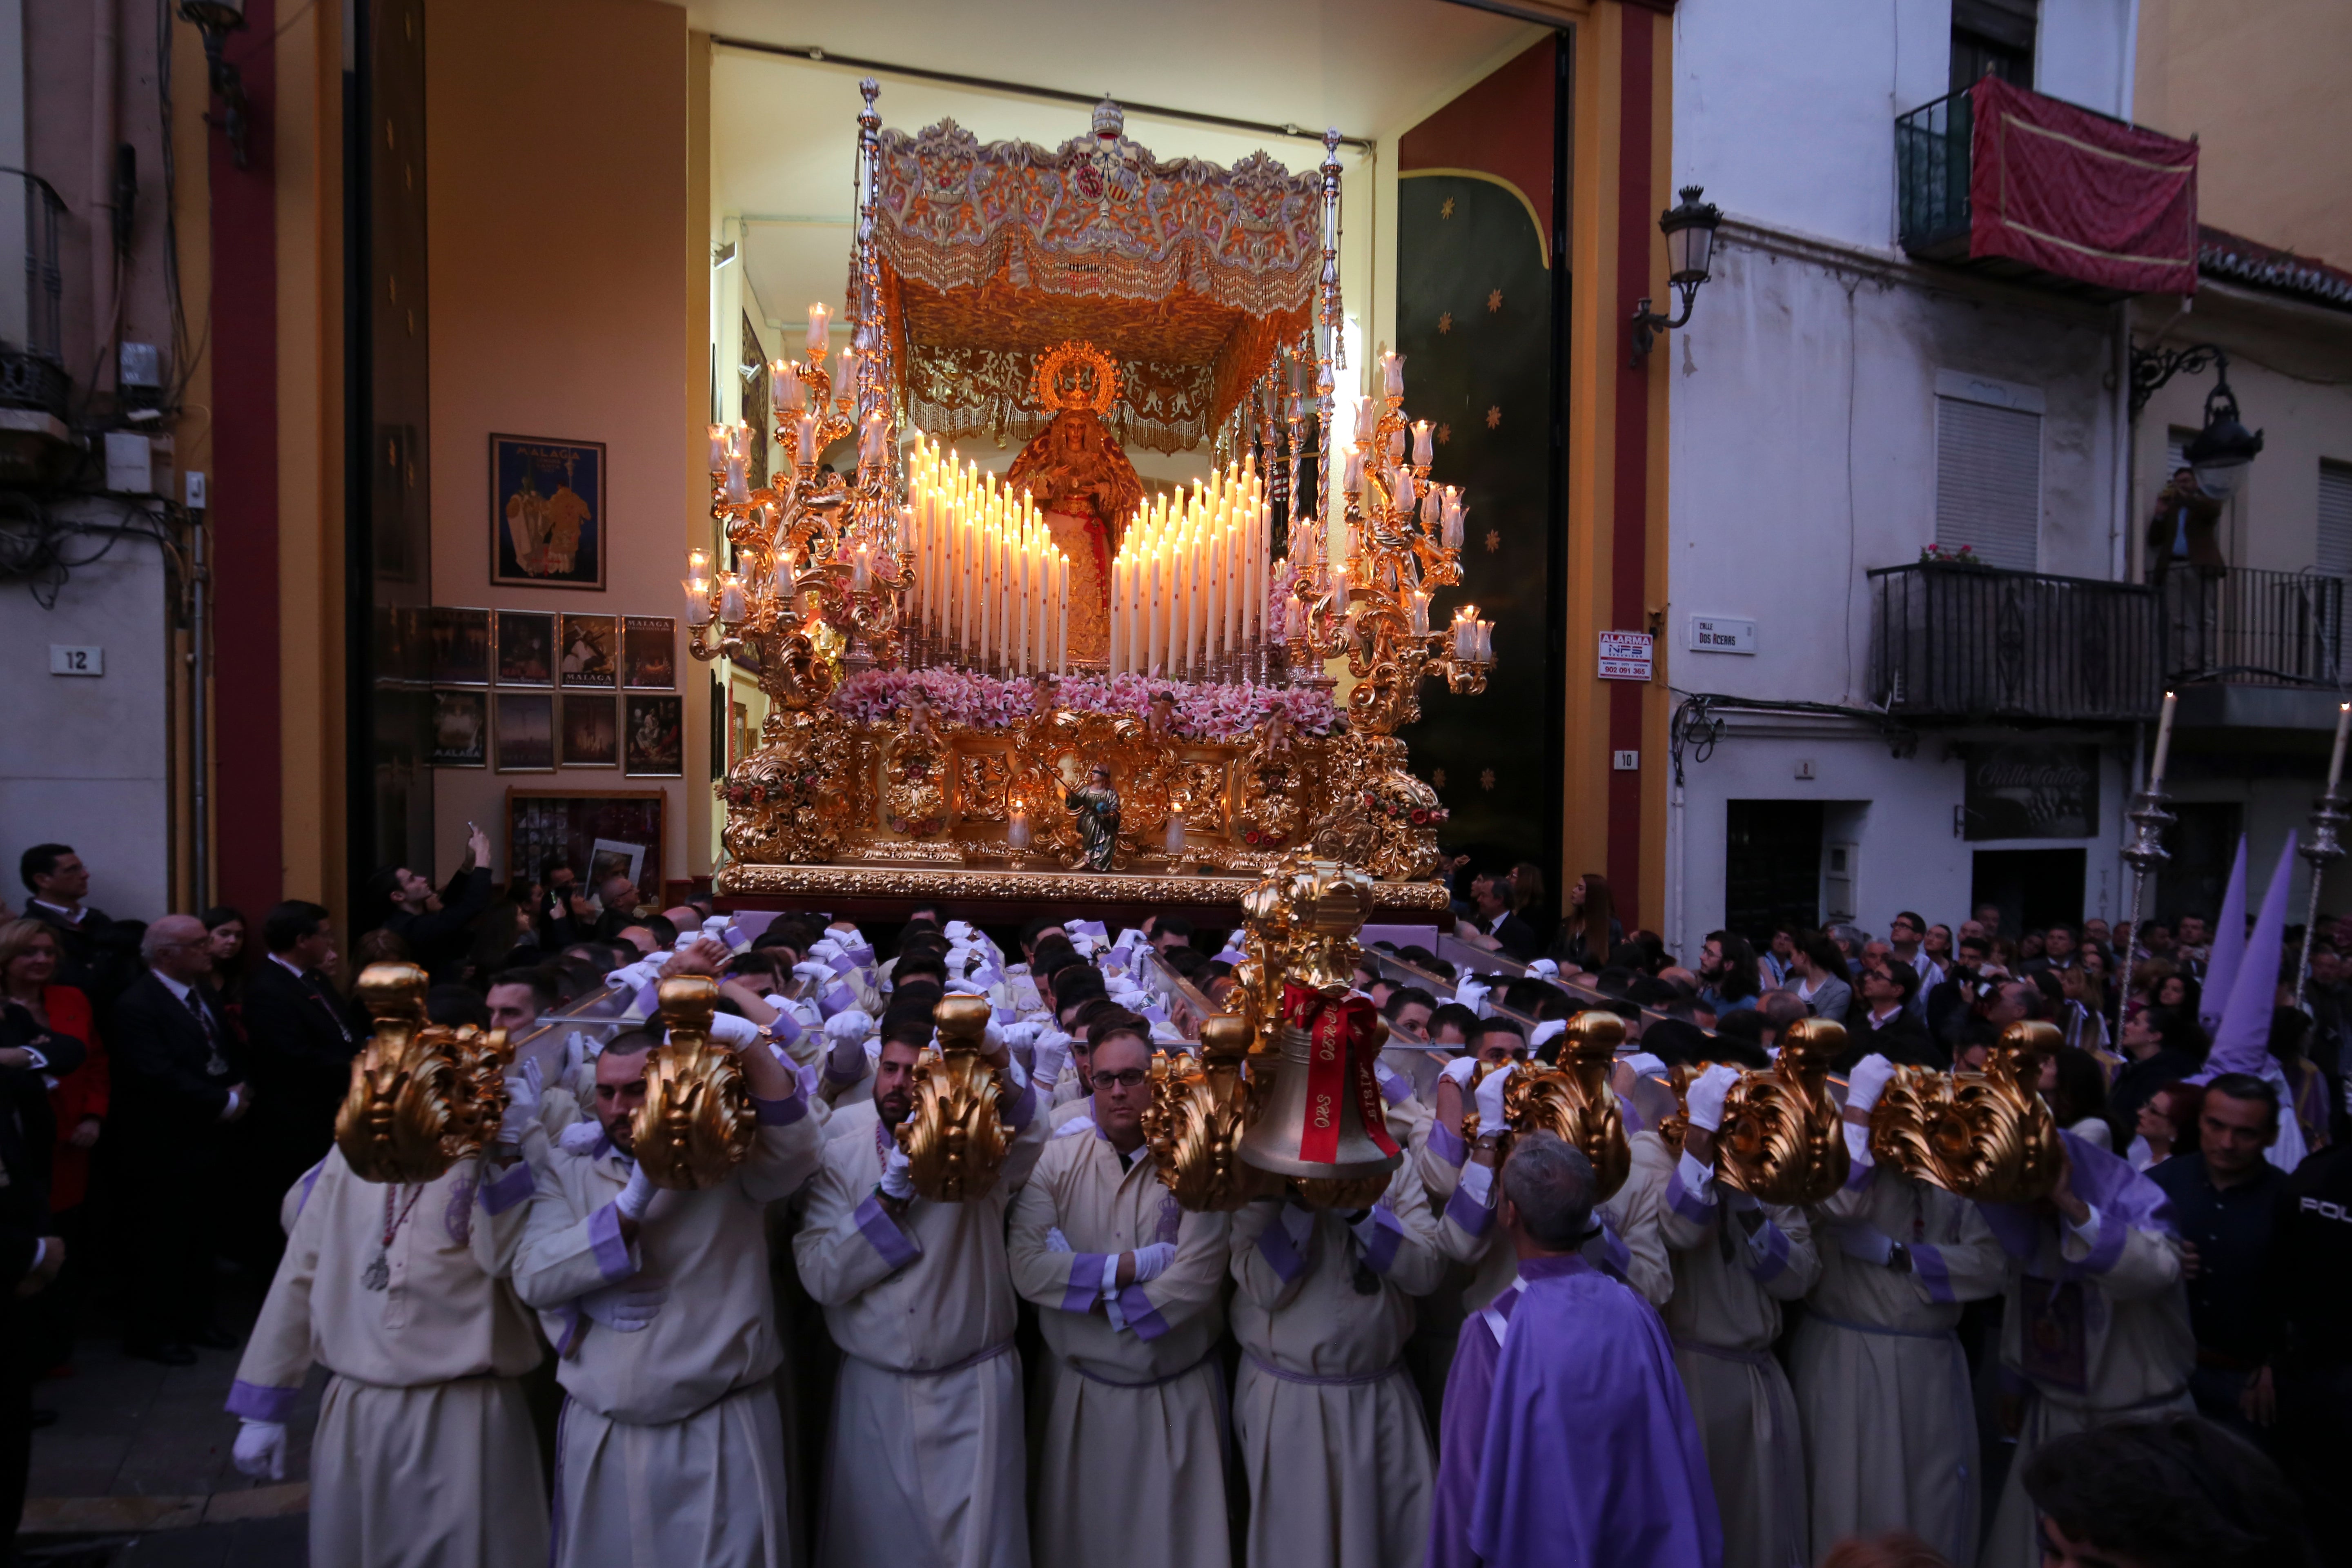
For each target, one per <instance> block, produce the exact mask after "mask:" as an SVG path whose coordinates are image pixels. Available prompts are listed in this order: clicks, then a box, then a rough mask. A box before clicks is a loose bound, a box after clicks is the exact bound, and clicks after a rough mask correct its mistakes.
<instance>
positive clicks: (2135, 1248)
mask: <svg viewBox="0 0 2352 1568" xmlns="http://www.w3.org/2000/svg"><path fill="white" fill-rule="evenodd" d="M2061 1137H2062V1139H2063V1142H2064V1144H2065V1147H2066V1155H2067V1160H2066V1165H2065V1167H2064V1170H2063V1173H2062V1174H2061V1176H2060V1178H2059V1183H2058V1187H2057V1190H2056V1191H2055V1192H2054V1193H2053V1194H2051V1197H2050V1199H2049V1201H2048V1203H2047V1204H2046V1205H2038V1207H2037V1209H2027V1208H2023V1207H2005V1208H1994V1207H1991V1206H1988V1207H1987V1208H1986V1209H1985V1211H1984V1214H1985V1218H1986V1219H1987V1220H1989V1221H1990V1222H1991V1225H1992V1228H1993V1233H1994V1234H1995V1235H1996V1236H1998V1237H2000V1241H2001V1246H2002V1249H2003V1250H2004V1251H2005V1252H2007V1253H2008V1255H2009V1284H2008V1295H2007V1297H2006V1298H2005V1300H2004V1301H2003V1303H2002V1306H2003V1310H2002V1315H2001V1325H2000V1358H2001V1367H2002V1370H2003V1371H2004V1373H2007V1374H2008V1375H2009V1376H2010V1378H2011V1379H2012V1380H2016V1381H2021V1382H2022V1383H2023V1384H2024V1385H2025V1411H2024V1426H2023V1428H2022V1430H2021V1431H2020V1432H2019V1433H2018V1437H2017V1461H2018V1462H2017V1463H2015V1464H2012V1465H2011V1466H2010V1468H2009V1480H2008V1482H2007V1484H2006V1485H2004V1486H2003V1487H2002V1489H2001V1493H2000V1510H1999V1511H1998V1512H1997V1513H1995V1515H1994V1516H1993V1521H1992V1529H1991V1530H1990V1531H1987V1533H1986V1536H1985V1544H1984V1554H1983V1557H1982V1562H1983V1563H1984V1565H1985V1568H2036V1565H2038V1564H2039V1563H2041V1561H2042V1552H2041V1545H2040V1542H2039V1540H2038V1531H2037V1528H2036V1523H2035V1516H2034V1507H2033V1502H2032V1499H2030V1498H2028V1497H2027V1496H2026V1494H2025V1488H2024V1485H2023V1483H2022V1481H2021V1474H2022V1472H2023V1470H2024V1468H2025V1465H2024V1461H2025V1458H2026V1457H2027V1456H2028V1455H2030V1454H2032V1452H2033V1450H2034V1449H2036V1448H2038V1447H2041V1446H2042V1444H2044V1443H2046V1442H2048V1441H2049V1440H2050V1439H2051V1438H2053V1437H2060V1436H2065V1435H2066V1434H2067V1433H2070V1432H2082V1431H2087V1430H2088V1429H2089V1428H2091V1427H2093V1426H2110V1425H2113V1424H2115V1423H2116V1422H2122V1421H2147V1420H2153V1419H2155V1418H2156V1417H2158V1416H2160V1415H2173V1414H2176V1413H2178V1414H2180V1415H2193V1414H2194V1413H2195V1411H2196V1402H2195V1401H2194V1400H2193V1399H2191V1398H2190V1397H2189V1373H2191V1372H2193V1371H2194V1370H2195V1369H2196V1364H2197V1341H2196V1337H2195V1336H2194V1335H2193V1334H2192V1333H2191V1332H2190V1331H2189V1295H2188V1290H2187V1289H2186V1288H2185V1287H2184V1286H2183V1284H2182V1282H2181V1272H2180V1250H2179V1247H2180V1243H2179V1238H2178V1237H2176V1236H2175V1235H2174V1233H2173V1230H2172V1221H2171V1217H2170V1210H2169V1208H2168V1206H2167V1199H2166V1197H2165V1194H2164V1190H2163V1189H2162V1188H2160V1187H2158V1185H2157V1184H2155V1183H2154V1182H2151V1181H2149V1180H2148V1179H2147V1176H2145V1175H2144V1174H2142V1173H2139V1172H2137V1171H2135V1170H2133V1169H2132V1168H2131V1166H2130V1164H2129V1163H2127V1162H2126V1161H2123V1160H2121V1159H2118V1158H2117V1157H2116V1156H2115V1155H2113V1154H2110V1153H2108V1152H2105V1150H2103V1149H2098V1148H2095V1147H2093V1146H2092V1145H2090V1144H2087V1143H2085V1142H2083V1141H2082V1140H2081V1139H2079V1138H2076V1137H2075V1136H2074V1134H2072V1133H2063V1134H2061Z"/></svg>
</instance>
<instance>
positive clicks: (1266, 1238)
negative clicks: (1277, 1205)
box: [1119, 1213, 1307, 1311]
mask: <svg viewBox="0 0 2352 1568" xmlns="http://www.w3.org/2000/svg"><path fill="white" fill-rule="evenodd" d="M1257 1255H1258V1256H1259V1257H1260V1258H1265V1266H1266V1267H1267V1268H1271V1269H1273V1270H1274V1274H1275V1278H1276V1279H1279V1280H1281V1281H1282V1282H1283V1283H1284V1284H1285V1285H1287V1284H1289V1283H1290V1282H1291V1281H1292V1280H1293V1279H1297V1278H1298V1276H1299V1274H1300V1273H1301V1272H1302V1271H1304V1270H1305V1268H1307V1262H1306V1259H1304V1258H1300V1257H1299V1256H1298V1248H1297V1247H1293V1246H1292V1245H1291V1244H1290V1232H1289V1231H1288V1230H1286V1229H1285V1228H1284V1227H1283V1224H1282V1217H1281V1215H1279V1214H1278V1213H1277V1214H1276V1216H1275V1220H1274V1223H1273V1224H1271V1225H1269V1226H1266V1227H1265V1229H1264V1230H1262V1231H1260V1232H1258V1235H1257ZM1126 1309H1127V1301H1126V1299H1125V1298H1124V1297H1122V1298H1121V1299H1120V1300H1119V1310H1122V1311H1124V1310H1126Z"/></svg>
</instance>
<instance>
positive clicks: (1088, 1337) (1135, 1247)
mask: <svg viewBox="0 0 2352 1568" xmlns="http://www.w3.org/2000/svg"><path fill="white" fill-rule="evenodd" d="M1149 1062H1150V1047H1148V1046H1147V1045H1146V1044H1145V1042H1144V1040H1143V1039H1142V1038H1141V1037H1139V1035H1138V1034H1137V1033H1136V1032H1135V1031H1134V1030H1133V1029H1131V1028H1130V1029H1129V1030H1128V1031H1126V1032H1123V1033H1120V1034H1118V1035H1114V1036H1110V1037H1106V1038H1105V1039H1104V1040H1103V1041H1101V1042H1100V1043H1099V1044H1098V1045H1097V1047H1095V1053H1094V1073H1095V1081H1096V1085H1097V1088H1096V1090H1095V1110H1094V1122H1095V1126H1094V1128H1093V1129H1092V1130H1091V1131H1087V1132H1085V1133H1080V1134H1076V1135H1074V1136H1071V1137H1067V1138H1056V1139H1054V1140H1052V1141H1051V1142H1048V1143H1047V1144H1046V1145H1045V1153H1044V1154H1042V1155H1041V1156H1039V1158H1038V1161H1037V1168H1036V1170H1035V1171H1034V1172H1033V1173H1031V1175H1030V1177H1029V1182H1028V1184H1027V1185H1026V1186H1024V1187H1023V1188H1022V1189H1021V1192H1020V1195H1019V1196H1017V1197H1015V1198H1014V1199H1013V1217H1012V1233H1011V1236H1010V1237H1009V1239H1008V1241H1007V1244H1006V1247H1007V1251H1008V1253H1009V1255H1010V1258H1011V1261H1012V1265H1013V1286H1014V1288H1015V1289H1018V1290H1019V1291H1020V1292H1021V1294H1022V1295H1023V1296H1024V1297H1026V1298H1027V1299H1028V1300H1031V1301H1034V1302H1035V1303H1036V1304H1037V1307H1038V1309H1039V1310H1038V1313H1037V1316H1038V1321H1039V1326H1040V1327H1041V1328H1042V1329H1043V1331H1044V1332H1045V1349H1046V1356H1045V1365H1044V1366H1043V1367H1042V1368H1040V1369H1039V1375H1038V1378H1037V1385H1036V1406H1035V1409H1034V1411H1033V1413H1032V1414H1033V1419H1032V1422H1031V1426H1030V1430H1031V1432H1032V1433H1033V1434H1034V1446H1033V1449H1032V1453H1033V1463H1032V1474H1033V1477H1034V1484H1033V1486H1032V1491H1033V1493H1034V1497H1035V1500H1036V1510H1035V1513H1034V1517H1033V1520H1032V1528H1031V1531H1030V1536H1031V1542H1032V1544H1033V1550H1034V1558H1035V1561H1036V1562H1037V1563H1039V1564H1040V1565H1041V1568H1105V1565H1108V1564H1115V1565H1116V1568H1224V1565H1225V1564H1226V1563H1228V1562H1229V1561H1230V1556H1231V1554H1230V1552H1228V1550H1227V1545H1226V1525H1225V1470H1224V1424H1225V1423H1224V1403H1225V1401H1224V1372H1223V1368H1222V1367H1221V1366H1220V1365H1219V1364H1218V1362H1217V1355H1216V1347H1217V1341H1218V1338H1219V1336H1220V1335H1221V1334H1222V1333H1223V1331H1224V1311H1223V1295H1224V1283H1225V1269H1226V1267H1227V1265H1228V1263H1229V1262H1230V1261H1231V1259H1230V1256H1229V1254H1228V1253H1227V1251H1226V1233H1227V1223H1226V1216H1225V1215H1222V1214H1187V1213H1186V1212H1184V1211H1183V1210H1182V1209H1181V1208H1179V1207H1178V1206H1177V1204H1176V1198H1175V1195H1174V1194H1171V1192H1169V1191H1168V1189H1167V1188H1166V1187H1163V1186H1161V1185H1160V1180H1159V1178H1158V1176H1157V1175H1155V1174H1154V1167H1153V1164H1152V1158H1151V1151H1150V1149H1148V1148H1146V1147H1145V1146H1144V1143H1143V1130H1142V1126H1141V1124H1140V1122H1139V1120H1138V1116H1139V1112H1140V1110H1142V1108H1143V1107H1144V1106H1145V1105H1146V1104H1148V1103H1149V1102H1150V1088H1149V1087H1148V1086H1147V1085H1146V1084H1145V1082H1144V1074H1145V1071H1146V1068H1147V1065H1148V1063H1149ZM1106 1083H1108V1085H1109V1087H1108V1088H1105V1087H1102V1086H1103V1085H1105V1084H1106Z"/></svg>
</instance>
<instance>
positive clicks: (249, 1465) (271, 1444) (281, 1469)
mask: <svg viewBox="0 0 2352 1568" xmlns="http://www.w3.org/2000/svg"><path fill="white" fill-rule="evenodd" d="M229 1457H230V1458H232V1459H234V1460H235V1461H236V1472H237V1474H239V1475H241V1476H251V1477H252V1478H253V1479H255V1480H257V1481H258V1480H272V1481H282V1480H284V1479H286V1423H285V1422H283V1421H256V1420H253V1419H252V1418H250V1417H249V1416H240V1417H238V1424H237V1428H236V1447H234V1448H232V1449H231V1450H230V1451H229Z"/></svg>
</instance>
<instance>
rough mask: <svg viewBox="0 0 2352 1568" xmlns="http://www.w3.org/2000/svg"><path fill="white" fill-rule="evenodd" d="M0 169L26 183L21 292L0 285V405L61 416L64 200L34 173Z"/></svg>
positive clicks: (63, 409)
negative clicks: (60, 253) (60, 258)
mask: <svg viewBox="0 0 2352 1568" xmlns="http://www.w3.org/2000/svg"><path fill="white" fill-rule="evenodd" d="M0 174H14V175H15V176H16V178H17V180H18V181H19V182H21V183H22V184H23V185H24V188H25V217H24V224H25V230H24V238H25V291H24V294H23V296H22V297H21V299H20V298H18V297H17V296H16V292H15V290H14V289H13V288H5V287H0V408H32V409H39V410H41V411H43V412H45V413H48V414H52V415H55V416H58V417H59V418H63V417H64V416H65V412H66V394H67V390H68V387H67V379H66V368H65V357H64V351H63V347H62V333H61V329H60V321H59V317H60V308H59V307H60V300H61V299H62V297H63V294H64V287H65V275H64V273H63V272H62V271H61V270H60V269H59V268H58V226H59V224H60V222H61V221H62V220H63V218H64V216H65V211H66V205H65V203H64V201H63V200H61V199H60V198H59V197H58V193H57V191H56V190H55V189H54V188H52V187H51V186H50V184H49V183H48V181H47V180H45V179H43V178H41V177H40V176H39V175H38V174H26V172H25V171H24V170H22V169H11V168H0ZM0 189H5V187H0ZM0 266H5V262H0Z"/></svg>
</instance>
